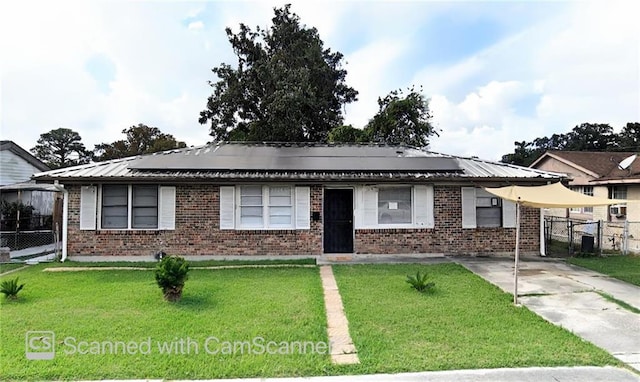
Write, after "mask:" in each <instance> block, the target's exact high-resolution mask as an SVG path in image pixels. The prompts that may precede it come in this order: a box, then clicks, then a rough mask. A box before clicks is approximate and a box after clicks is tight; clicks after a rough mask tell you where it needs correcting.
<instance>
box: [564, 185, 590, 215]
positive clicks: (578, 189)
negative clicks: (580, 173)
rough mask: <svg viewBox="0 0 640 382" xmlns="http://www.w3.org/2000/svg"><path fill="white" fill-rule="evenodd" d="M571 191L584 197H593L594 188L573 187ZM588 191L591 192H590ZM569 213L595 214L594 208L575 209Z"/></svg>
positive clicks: (571, 209)
mask: <svg viewBox="0 0 640 382" xmlns="http://www.w3.org/2000/svg"><path fill="white" fill-rule="evenodd" d="M570 189H571V190H572V191H575V192H579V193H581V194H583V195H589V196H593V186H571V187H570ZM588 190H591V192H589V191H588ZM569 212H571V213H574V214H593V207H574V208H570V209H569Z"/></svg>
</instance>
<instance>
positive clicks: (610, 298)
mask: <svg viewBox="0 0 640 382" xmlns="http://www.w3.org/2000/svg"><path fill="white" fill-rule="evenodd" d="M596 293H597V294H599V295H600V296H602V298H604V299H605V300H607V301H610V302H613V303H614V304H618V305H619V306H620V307H621V308H624V309H626V310H628V311H630V312H633V313H638V314H640V309H638V308H636V307H635V306H633V305H629V304H627V303H626V302H624V301H622V300H618V299H617V298H615V297H613V296H612V295H610V294H606V293H604V292H597V291H596Z"/></svg>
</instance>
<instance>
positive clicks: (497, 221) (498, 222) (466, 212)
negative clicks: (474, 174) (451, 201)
mask: <svg viewBox="0 0 640 382" xmlns="http://www.w3.org/2000/svg"><path fill="white" fill-rule="evenodd" d="M461 191H462V201H461V202H462V203H461V204H462V228H497V227H503V228H515V227H516V204H515V203H514V202H512V201H509V200H504V199H500V198H498V197H497V196H495V195H493V194H491V193H489V192H487V191H485V190H484V189H482V188H479V187H478V188H476V187H462V188H461Z"/></svg>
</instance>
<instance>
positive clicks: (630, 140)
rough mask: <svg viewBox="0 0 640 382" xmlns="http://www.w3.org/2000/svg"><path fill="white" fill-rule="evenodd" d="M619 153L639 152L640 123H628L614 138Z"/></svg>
mask: <svg viewBox="0 0 640 382" xmlns="http://www.w3.org/2000/svg"><path fill="white" fill-rule="evenodd" d="M616 144H617V146H618V150H620V151H640V123H639V122H628V123H627V124H626V125H625V127H623V128H622V131H621V132H620V134H618V136H617V137H616Z"/></svg>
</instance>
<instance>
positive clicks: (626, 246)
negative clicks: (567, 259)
mask: <svg viewBox="0 0 640 382" xmlns="http://www.w3.org/2000/svg"><path fill="white" fill-rule="evenodd" d="M544 236H545V247H546V250H547V253H548V254H550V255H557V256H563V255H566V256H572V255H575V254H577V253H583V254H588V253H593V254H602V253H617V254H623V255H626V254H629V253H640V222H628V221H624V222H607V221H602V220H597V221H591V220H580V219H570V218H562V217H557V216H545V218H544Z"/></svg>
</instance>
